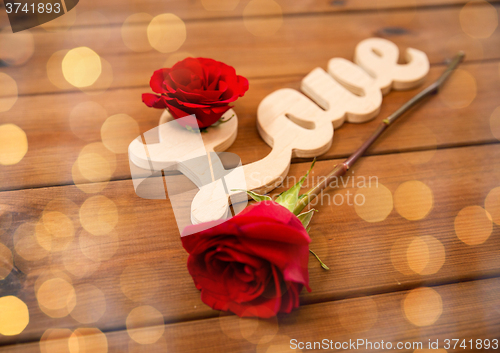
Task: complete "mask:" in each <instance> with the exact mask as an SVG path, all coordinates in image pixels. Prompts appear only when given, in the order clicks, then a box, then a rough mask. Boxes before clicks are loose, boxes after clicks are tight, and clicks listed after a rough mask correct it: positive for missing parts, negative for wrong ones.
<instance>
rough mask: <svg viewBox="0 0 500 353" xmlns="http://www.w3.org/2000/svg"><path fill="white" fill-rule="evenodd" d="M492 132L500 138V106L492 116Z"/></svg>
mask: <svg viewBox="0 0 500 353" xmlns="http://www.w3.org/2000/svg"><path fill="white" fill-rule="evenodd" d="M490 128H491V133H492V134H493V136H495V138H496V139H497V140H500V106H498V107H496V108H495V110H494V111H493V113H491V116H490Z"/></svg>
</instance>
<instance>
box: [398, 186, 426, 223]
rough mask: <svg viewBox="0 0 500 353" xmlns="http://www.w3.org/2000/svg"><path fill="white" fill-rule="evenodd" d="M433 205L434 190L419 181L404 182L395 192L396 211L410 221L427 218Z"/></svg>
mask: <svg viewBox="0 0 500 353" xmlns="http://www.w3.org/2000/svg"><path fill="white" fill-rule="evenodd" d="M433 205H434V196H433V194H432V190H431V189H430V188H429V187H428V186H427V185H426V184H424V183H423V182H421V181H419V180H411V181H407V182H404V183H403V184H401V185H399V186H398V188H397V189H396V191H395V192H394V207H395V209H396V211H397V212H398V213H399V214H400V215H401V216H402V217H404V218H406V219H408V220H410V221H416V220H419V219H423V218H425V217H426V216H427V215H428V214H429V212H430V211H431V209H432V206H433Z"/></svg>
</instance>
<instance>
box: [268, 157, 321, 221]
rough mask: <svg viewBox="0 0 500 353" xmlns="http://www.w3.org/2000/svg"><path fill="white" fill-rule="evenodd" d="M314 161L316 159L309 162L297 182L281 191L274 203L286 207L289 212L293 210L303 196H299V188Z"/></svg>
mask: <svg viewBox="0 0 500 353" xmlns="http://www.w3.org/2000/svg"><path fill="white" fill-rule="evenodd" d="M315 163H316V159H314V161H313V162H312V164H311V167H310V168H309V170H308V171H307V173H306V175H304V176H303V177H302V178H300V180H299V182H298V183H297V184H295V185H294V186H292V187H291V188H290V189H288V190H286V191H284V192H282V193H281V194H280V196H279V197H278V198H277V199H276V203H279V204H280V205H281V206H283V207H285V208H286V209H288V210H289V211H290V212H293V210H294V209H295V206H296V205H297V202H298V201H299V200H300V199H301V198H302V197H304V196H301V197H299V191H300V188H301V187H302V184H304V181H305V180H306V178H307V177H308V175H309V173H310V172H311V170H312V169H313V167H314V164H315Z"/></svg>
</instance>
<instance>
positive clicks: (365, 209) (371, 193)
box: [354, 183, 393, 222]
mask: <svg viewBox="0 0 500 353" xmlns="http://www.w3.org/2000/svg"><path fill="white" fill-rule="evenodd" d="M358 195H363V196H364V203H362V202H361V200H362V199H363V198H362V197H359V196H358ZM354 200H355V202H354V209H355V211H356V213H357V214H358V216H359V217H361V218H362V219H364V220H365V221H367V222H381V221H383V220H385V219H386V218H387V216H389V214H390V213H391V211H392V208H393V200H392V193H391V191H390V190H389V189H388V188H387V187H385V186H384V185H382V184H381V183H378V185H371V187H367V188H359V189H358V190H357V191H356V194H355V196H354Z"/></svg>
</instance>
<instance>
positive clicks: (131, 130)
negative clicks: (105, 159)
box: [101, 114, 140, 153]
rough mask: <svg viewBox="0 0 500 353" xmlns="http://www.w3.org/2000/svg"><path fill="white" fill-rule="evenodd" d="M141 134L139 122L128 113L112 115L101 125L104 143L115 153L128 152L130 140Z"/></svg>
mask: <svg viewBox="0 0 500 353" xmlns="http://www.w3.org/2000/svg"><path fill="white" fill-rule="evenodd" d="M139 135H140V130H139V124H137V121H135V120H134V119H133V118H132V117H130V116H128V115H127V114H116V115H112V116H110V117H109V118H108V119H106V121H105V122H104V124H103V125H102V127H101V138H102V143H103V144H104V146H106V147H107V148H108V149H109V150H110V151H111V152H114V153H127V152H128V146H129V144H130V142H131V141H133V140H134V139H136V138H137V136H139Z"/></svg>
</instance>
